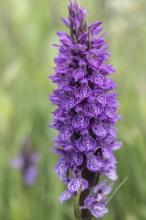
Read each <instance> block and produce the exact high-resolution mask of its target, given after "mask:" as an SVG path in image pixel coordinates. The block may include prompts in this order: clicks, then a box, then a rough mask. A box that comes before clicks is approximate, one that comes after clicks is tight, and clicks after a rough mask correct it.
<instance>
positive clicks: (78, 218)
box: [74, 185, 82, 220]
mask: <svg viewBox="0 0 146 220" xmlns="http://www.w3.org/2000/svg"><path fill="white" fill-rule="evenodd" d="M81 189H82V185H81V186H80V188H79V191H78V193H77V196H76V199H75V204H74V214H75V218H76V220H82V217H81V214H80V209H79V202H80V195H81Z"/></svg>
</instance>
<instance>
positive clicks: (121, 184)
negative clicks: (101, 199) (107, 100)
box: [106, 177, 128, 206]
mask: <svg viewBox="0 0 146 220" xmlns="http://www.w3.org/2000/svg"><path fill="white" fill-rule="evenodd" d="M127 179H128V177H126V178H125V179H124V180H123V181H122V182H121V183H120V184H119V186H117V188H116V189H115V191H114V192H113V194H112V195H111V197H110V198H109V199H108V200H107V202H106V206H108V205H109V203H110V202H111V200H112V198H113V197H114V196H115V195H116V193H117V192H118V191H119V189H120V188H121V187H122V186H123V184H124V183H125V182H126V180H127Z"/></svg>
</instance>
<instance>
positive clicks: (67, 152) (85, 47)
mask: <svg viewBox="0 0 146 220" xmlns="http://www.w3.org/2000/svg"><path fill="white" fill-rule="evenodd" d="M68 9H69V17H68V19H64V18H62V21H63V22H64V24H65V25H66V26H67V28H69V33H64V32H59V33H58V36H59V38H60V42H61V44H60V45H55V46H56V47H57V48H58V50H59V54H58V57H56V58H55V59H54V61H55V64H56V67H55V75H53V76H51V77H50V78H51V79H52V81H53V82H54V83H56V84H57V89H56V90H55V91H54V92H53V94H52V95H51V96H50V99H51V101H52V103H53V104H54V105H57V109H56V110H55V112H54V113H53V114H54V119H53V123H52V125H51V127H53V128H55V129H57V130H58V132H59V134H58V136H57V138H56V139H55V147H54V152H55V153H57V154H58V155H59V156H60V159H59V162H58V163H57V165H56V167H55V171H56V172H57V174H58V175H59V177H60V178H61V180H62V181H63V182H64V183H65V184H66V186H67V189H66V191H65V192H63V193H62V195H61V196H60V197H59V200H60V202H61V203H63V202H64V201H66V200H68V199H69V198H71V197H76V198H78V197H79V196H80V198H79V204H78V205H79V212H80V213H79V215H80V217H79V218H78V217H76V218H77V219H84V220H89V219H91V218H92V217H93V216H94V217H96V218H101V217H103V216H104V215H105V214H106V213H107V212H108V209H107V207H106V200H107V198H106V197H107V195H108V194H109V193H110V191H111V190H112V186H113V184H110V185H109V186H107V184H106V182H107V179H109V180H111V181H112V182H113V181H115V180H116V179H117V178H118V176H117V174H116V164H117V161H116V159H115V157H114V151H115V150H117V149H119V148H120V147H121V142H117V141H116V138H117V135H116V129H115V123H116V122H117V121H118V120H119V119H120V116H119V115H117V114H116V110H117V108H118V101H117V93H115V92H114V90H116V89H117V86H116V84H115V82H114V80H113V79H112V78H110V77H109V75H110V74H111V73H114V72H115V69H114V68H113V66H112V65H111V64H107V60H108V58H109V56H110V53H109V52H107V49H108V47H107V46H106V41H105V39H104V38H103V37H104V34H100V33H101V31H102V29H103V28H102V27H100V25H101V23H102V22H100V21H97V22H94V23H93V24H91V25H88V22H87V11H86V9H83V8H81V7H80V6H79V5H78V4H77V2H71V1H70V5H69V6H68ZM100 176H103V177H104V180H103V182H101V183H100V184H99V182H100V181H99V179H100ZM76 213H77V212H76Z"/></svg>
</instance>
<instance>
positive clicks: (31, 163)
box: [10, 138, 40, 186]
mask: <svg viewBox="0 0 146 220" xmlns="http://www.w3.org/2000/svg"><path fill="white" fill-rule="evenodd" d="M39 159H40V156H39V154H38V153H36V152H34V151H32V149H31V146H30V141H29V139H28V138H25V139H24V140H23V143H22V148H21V152H20V154H18V155H17V156H16V157H14V158H13V159H12V160H11V162H10V163H11V166H12V167H14V168H16V169H20V170H21V173H22V177H23V183H24V184H25V185H27V186H32V185H33V184H34V183H35V180H36V177H37V174H38V168H37V163H38V161H39Z"/></svg>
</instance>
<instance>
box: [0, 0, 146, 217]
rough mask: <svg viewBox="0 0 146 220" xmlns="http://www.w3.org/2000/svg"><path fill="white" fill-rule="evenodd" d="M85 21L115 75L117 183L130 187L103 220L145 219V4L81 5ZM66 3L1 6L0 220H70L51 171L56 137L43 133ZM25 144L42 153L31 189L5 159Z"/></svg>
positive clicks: (126, 0) (23, 1)
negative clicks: (101, 41)
mask: <svg viewBox="0 0 146 220" xmlns="http://www.w3.org/2000/svg"><path fill="white" fill-rule="evenodd" d="M78 2H79V3H80V4H81V5H82V6H84V7H86V8H87V9H88V12H89V21H90V22H92V21H95V20H102V21H103V22H104V24H103V25H104V27H105V29H104V30H105V31H106V32H108V36H107V37H106V39H107V41H108V45H109V46H110V52H111V53H112V57H111V58H110V60H109V62H111V63H113V64H114V66H115V67H116V68H117V73H116V74H115V75H114V78H115V80H116V82H117V84H118V86H119V89H118V91H119V92H120V96H119V101H120V108H119V112H120V114H121V115H122V120H121V121H119V122H118V124H117V129H118V136H119V140H122V142H123V148H122V149H121V150H119V151H118V152H116V157H117V159H118V175H119V179H118V181H117V182H116V183H115V187H116V186H117V185H118V184H119V183H120V182H121V181H122V180H123V179H124V178H125V177H128V181H127V182H126V183H125V184H124V186H123V187H122V188H121V189H120V191H119V192H118V194H117V195H116V196H115V197H114V199H113V200H112V202H111V204H110V205H109V209H110V212H109V214H108V215H106V216H105V217H104V218H103V219H104V220H145V219H146V135H145V131H146V98H145V96H146V58H145V57H146V1H145V0H138V1H137V0H79V1H78ZM67 4H68V1H67V0H60V1H59V0H5V1H0V220H73V219H74V216H73V201H69V202H67V203H66V204H63V205H61V204H60V203H59V202H58V200H57V198H58V196H59V195H60V194H61V192H62V191H63V190H64V187H65V186H64V185H63V184H62V182H61V181H60V180H59V178H58V177H57V175H56V174H55V173H54V171H53V169H54V166H55V163H56V161H57V156H56V155H55V154H53V153H51V152H49V151H48V149H49V148H51V147H53V142H52V138H54V137H55V135H56V133H55V131H53V130H51V129H50V128H49V127H48V123H49V122H50V121H51V118H52V115H51V112H52V111H53V109H54V107H53V106H52V105H51V103H50V101H49V99H48V93H51V92H52V90H53V88H54V85H53V84H52V82H51V81H50V80H49V79H48V75H51V74H52V73H53V66H54V63H53V58H54V56H56V55H57V50H56V48H53V47H52V44H53V43H58V38H57V36H56V31H59V30H60V31H66V28H65V27H64V25H63V24H62V22H61V21H60V17H61V16H64V17H67V13H68V11H67ZM24 137H29V138H30V140H31V145H32V147H33V148H34V150H36V151H38V152H39V153H40V154H41V160H40V162H39V171H40V172H39V175H38V178H37V181H36V184H35V185H34V187H31V188H26V187H24V186H23V184H22V180H21V174H20V172H19V171H17V170H14V169H13V168H11V167H10V163H9V162H10V160H11V158H13V157H14V156H16V155H17V154H18V153H19V152H20V148H21V145H22V140H23V139H24Z"/></svg>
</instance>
